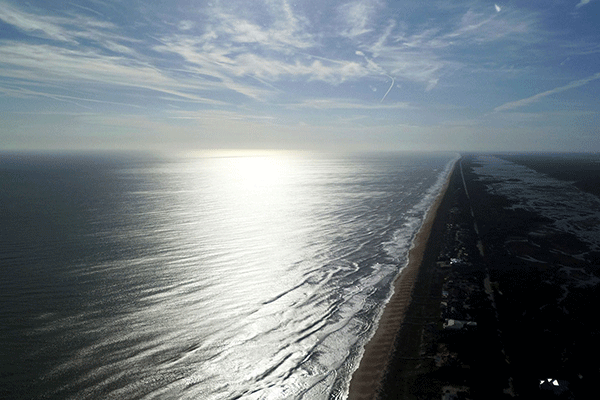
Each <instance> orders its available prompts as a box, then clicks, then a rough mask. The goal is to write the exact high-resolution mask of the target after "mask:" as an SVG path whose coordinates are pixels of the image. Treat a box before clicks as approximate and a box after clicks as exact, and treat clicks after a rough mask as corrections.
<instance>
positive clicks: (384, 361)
mask: <svg viewBox="0 0 600 400" xmlns="http://www.w3.org/2000/svg"><path fill="white" fill-rule="evenodd" d="M457 165H458V163H456V164H455V166H454V169H453V171H452V172H451V173H450V176H449V179H448V181H447V182H446V184H445V186H444V187H443V188H442V190H441V192H440V194H439V196H438V198H437V199H436V201H435V202H434V204H433V205H432V207H431V209H430V210H429V212H428V213H427V215H426V217H425V220H424V221H423V224H422V226H421V228H420V229H419V231H418V233H417V234H416V236H415V239H414V242H413V246H412V248H411V249H410V251H409V256H408V263H407V265H406V267H405V268H404V269H403V270H402V271H401V273H400V275H399V276H398V277H397V278H396V281H395V282H394V294H393V295H392V297H391V299H390V301H389V302H388V304H387V305H386V307H385V309H384V311H383V314H382V316H381V318H380V320H379V324H378V327H377V331H376V332H375V334H374V336H373V337H372V338H371V340H370V341H369V342H368V343H367V345H366V346H365V351H364V355H363V357H362V359H361V361H360V365H359V367H358V369H357V370H356V371H355V372H354V374H353V375H352V380H351V382H350V392H349V396H348V399H349V400H367V399H375V398H377V396H378V393H379V392H380V390H381V386H382V383H383V381H384V377H385V376H386V373H387V369H388V365H389V363H390V361H391V359H392V358H393V357H394V353H395V342H396V340H397V337H398V333H399V331H400V327H401V326H402V324H403V321H404V318H405V315H406V312H407V310H408V308H409V305H410V304H411V300H412V299H413V295H414V293H413V290H414V286H415V282H416V280H417V276H418V274H419V269H420V267H421V265H422V263H423V258H424V255H425V254H426V253H435V255H436V256H437V252H435V251H431V249H429V247H430V246H428V242H429V240H430V237H431V233H432V228H433V227H434V222H436V219H437V216H438V215H441V214H446V213H448V202H447V201H444V198H445V197H446V192H447V191H448V187H449V182H451V181H452V180H453V177H454V176H455V173H456V169H457ZM442 205H443V206H442ZM438 223H439V221H438ZM438 223H436V224H435V225H438ZM436 228H438V227H437V226H436Z"/></svg>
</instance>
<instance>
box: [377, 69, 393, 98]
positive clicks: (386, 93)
mask: <svg viewBox="0 0 600 400" xmlns="http://www.w3.org/2000/svg"><path fill="white" fill-rule="evenodd" d="M385 76H387V77H388V78H392V84H391V85H390V87H389V88H388V90H387V92H385V94H384V95H383V97H382V98H381V100H379V102H380V103H383V100H385V96H387V95H388V93H389V92H390V90H392V88H393V87H394V82H396V80H395V79H394V77H392V76H389V75H387V74H385Z"/></svg>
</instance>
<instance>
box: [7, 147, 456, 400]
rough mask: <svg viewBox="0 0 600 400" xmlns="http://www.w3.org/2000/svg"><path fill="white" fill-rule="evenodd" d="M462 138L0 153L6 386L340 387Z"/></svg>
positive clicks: (301, 394)
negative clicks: (373, 145) (194, 151)
mask: <svg viewBox="0 0 600 400" xmlns="http://www.w3.org/2000/svg"><path fill="white" fill-rule="evenodd" d="M457 159H458V155H457V154H408V153H407V154H394V155H391V154H385V155H352V156H348V155H345V156H342V155H323V154H312V153H291V152H264V153H256V154H251V153H214V154H203V155H195V156H178V157H174V156H161V157H159V156H152V157H150V156H140V155H136V156H133V155H123V154H120V155H114V154H112V155H109V154H105V155H99V154H26V153H4V154H0V188H1V189H0V227H1V232H0V271H1V274H2V277H1V279H0V397H2V398H11V399H154V398H157V399H215V400H216V399H343V398H345V397H346V396H347V391H348V386H349V382H350V378H351V375H352V373H353V371H354V370H355V369H356V368H357V367H358V363H359V361H360V358H361V355H362V351H363V346H364V344H365V343H366V342H367V341H368V340H369V338H370V337H371V336H372V335H373V333H374V330H375V329H376V327H377V321H378V318H379V316H380V315H381V312H382V310H383V307H384V306H385V304H386V302H387V300H388V299H389V297H390V296H391V294H392V290H393V289H392V282H393V280H394V278H395V277H396V276H397V275H398V273H399V271H400V270H401V269H402V268H403V267H404V266H405V265H406V262H407V253H408V250H409V248H410V246H411V242H412V240H413V238H414V236H415V234H416V232H417V230H418V229H419V227H420V225H421V223H422V221H423V218H424V216H425V214H426V212H427V211H428V209H429V208H430V207H431V205H432V203H433V201H434V199H435V198H436V197H437V196H438V194H439V193H440V190H441V188H442V186H443V184H444V182H445V181H446V180H447V177H448V175H449V172H450V171H451V168H452V166H453V165H454V162H455V161H456V160H457Z"/></svg>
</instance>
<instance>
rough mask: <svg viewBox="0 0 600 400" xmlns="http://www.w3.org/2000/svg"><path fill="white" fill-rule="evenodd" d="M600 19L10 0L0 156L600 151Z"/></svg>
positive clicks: (269, 1)
mask: <svg viewBox="0 0 600 400" xmlns="http://www.w3.org/2000/svg"><path fill="white" fill-rule="evenodd" d="M599 10H600V1H598V0H573V1H548V0H546V1H540V0H534V1H527V2H525V1H516V0H514V1H473V0H469V1H462V0H460V1H448V0H444V1H441V0H440V1H431V2H421V1H412V0H410V1H398V2H396V1H383V0H358V1H333V2H323V1H314V0H305V1H285V0H284V1H277V0H264V1H219V0H216V1H169V2H162V1H122V0H112V1H111V0H74V1H71V2H48V1H40V0H32V1H28V2H26V3H24V2H19V1H5V0H0V121H1V123H0V150H41V149H54V150H55V149H64V150H114V149H142V150H158V149H163V150H164V149H167V150H181V149H188V150H194V149H198V150H202V149H212V148H241V149H325V150H333V149H344V150H368V151H373V150H399V151H402V150H417V151H428V150H431V151H444V150H451V151H482V150H485V151H516V150H521V151H592V152H596V151H600V135H599V133H600V132H599V128H598V127H599V126H600V118H599V112H600V96H599V94H600V30H599V29H598V26H600V14H599Z"/></svg>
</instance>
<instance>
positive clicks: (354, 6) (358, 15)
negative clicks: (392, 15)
mask: <svg viewBox="0 0 600 400" xmlns="http://www.w3.org/2000/svg"><path fill="white" fill-rule="evenodd" d="M382 7H383V3H382V2H381V1H379V0H357V1H351V2H348V3H345V4H343V5H341V6H340V7H339V9H338V14H339V19H340V22H341V24H342V25H343V30H342V31H341V32H340V34H341V35H343V36H348V37H351V38H354V37H357V36H361V35H364V34H365V33H368V32H372V31H373V29H374V28H373V25H374V24H373V22H374V21H373V19H374V17H375V16H376V14H377V12H378V11H379V10H380V9H381V8H382Z"/></svg>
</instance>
